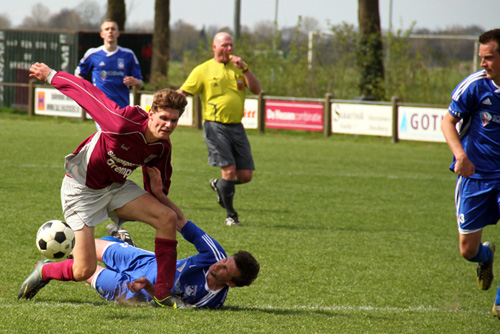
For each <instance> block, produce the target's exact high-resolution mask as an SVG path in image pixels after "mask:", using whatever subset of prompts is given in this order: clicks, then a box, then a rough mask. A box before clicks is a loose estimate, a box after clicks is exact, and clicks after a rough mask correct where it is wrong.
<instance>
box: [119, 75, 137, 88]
mask: <svg viewBox="0 0 500 334" xmlns="http://www.w3.org/2000/svg"><path fill="white" fill-rule="evenodd" d="M123 84H124V85H127V86H135V85H138V84H139V80H138V79H136V78H134V77H131V76H129V77H124V78H123Z"/></svg>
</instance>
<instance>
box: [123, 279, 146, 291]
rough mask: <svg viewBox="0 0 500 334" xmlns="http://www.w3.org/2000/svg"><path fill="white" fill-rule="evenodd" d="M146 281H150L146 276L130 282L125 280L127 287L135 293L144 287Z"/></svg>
mask: <svg viewBox="0 0 500 334" xmlns="http://www.w3.org/2000/svg"><path fill="white" fill-rule="evenodd" d="M148 283H150V282H149V280H148V279H147V278H146V277H144V276H142V277H141V278H138V279H136V280H134V281H133V282H132V283H130V282H127V287H128V288H129V290H130V291H132V292H133V293H136V292H137V291H141V290H142V289H144V288H146V286H147V284H148Z"/></svg>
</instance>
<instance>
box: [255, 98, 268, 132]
mask: <svg viewBox="0 0 500 334" xmlns="http://www.w3.org/2000/svg"><path fill="white" fill-rule="evenodd" d="M257 115H258V116H259V118H258V119H257V130H258V131H259V132H260V133H265V132H266V100H265V99H264V91H261V92H260V93H259V102H258V103H257Z"/></svg>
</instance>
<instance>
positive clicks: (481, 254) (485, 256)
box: [467, 244, 493, 263]
mask: <svg viewBox="0 0 500 334" xmlns="http://www.w3.org/2000/svg"><path fill="white" fill-rule="evenodd" d="M492 259H493V253H492V252H491V249H490V248H489V247H488V246H483V244H479V249H478V251H477V254H476V256H474V257H473V258H471V259H467V261H470V262H478V263H488V262H490V261H491V260H492Z"/></svg>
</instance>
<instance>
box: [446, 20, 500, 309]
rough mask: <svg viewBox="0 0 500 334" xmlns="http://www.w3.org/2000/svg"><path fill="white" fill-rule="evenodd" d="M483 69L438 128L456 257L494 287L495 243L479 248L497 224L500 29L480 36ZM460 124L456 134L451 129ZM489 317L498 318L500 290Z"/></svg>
mask: <svg viewBox="0 0 500 334" xmlns="http://www.w3.org/2000/svg"><path fill="white" fill-rule="evenodd" d="M479 43H480V46H479V56H480V57H481V66H482V67H484V70H481V71H478V72H475V73H473V74H471V75H469V76H468V77H467V78H465V80H464V81H462V82H461V83H460V84H459V85H458V86H457V87H456V88H455V90H454V91H453V93H452V101H451V103H450V106H449V112H448V113H447V114H446V115H445V117H444V118H443V121H442V123H441V129H442V131H443V134H444V137H445V139H446V142H447V143H448V146H449V147H450V149H451V151H452V153H453V155H454V159H453V163H452V164H451V166H450V169H451V170H452V171H453V172H455V173H456V174H458V178H457V184H456V189H455V205H456V215H457V223H458V232H459V246H460V253H461V255H462V256H463V257H464V258H465V259H467V260H468V261H471V262H477V263H478V266H477V283H478V285H479V286H480V288H481V289H483V290H487V289H489V288H490V286H491V284H492V282H493V257H494V253H495V244H493V243H492V242H490V241H486V242H484V243H481V236H482V231H483V228H484V227H486V226H487V225H495V224H496V223H497V221H498V220H499V219H500V48H499V46H500V29H494V30H490V31H487V32H485V33H483V34H481V36H480V37H479ZM459 121H462V124H461V126H460V131H458V130H457V128H456V126H457V123H458V122H459ZM493 313H494V315H495V316H496V317H499V318H500V287H499V289H498V292H497V297H496V300H495V304H494V305H493Z"/></svg>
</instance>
